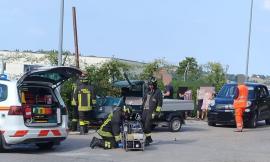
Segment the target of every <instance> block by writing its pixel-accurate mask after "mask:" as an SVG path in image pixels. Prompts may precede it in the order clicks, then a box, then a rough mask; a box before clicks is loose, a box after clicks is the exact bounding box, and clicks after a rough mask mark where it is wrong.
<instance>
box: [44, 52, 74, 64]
mask: <svg viewBox="0 0 270 162" xmlns="http://www.w3.org/2000/svg"><path fill="white" fill-rule="evenodd" d="M68 55H71V53H70V52H68V51H65V52H63V56H64V58H63V62H62V65H63V66H64V65H65V64H66V61H67V58H68ZM44 59H47V60H48V61H49V62H50V64H51V65H52V66H57V65H58V52H57V51H56V50H51V51H48V52H47V53H46V55H45V58H44Z"/></svg>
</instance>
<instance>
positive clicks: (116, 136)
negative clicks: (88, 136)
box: [90, 106, 131, 149]
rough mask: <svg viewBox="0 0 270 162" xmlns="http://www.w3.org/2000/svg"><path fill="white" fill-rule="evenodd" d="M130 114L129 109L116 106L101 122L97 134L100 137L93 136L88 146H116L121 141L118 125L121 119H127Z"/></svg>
mask: <svg viewBox="0 0 270 162" xmlns="http://www.w3.org/2000/svg"><path fill="white" fill-rule="evenodd" d="M130 115H131V109H130V108H128V107H126V106H124V107H116V108H115V109H114V111H113V113H111V114H109V116H108V118H107V119H106V120H105V121H104V122H103V124H102V125H101V127H100V128H99V130H98V131H97V133H98V135H99V136H100V137H101V138H102V139H99V138H97V137H93V138H92V141H91V143H90V147H91V148H92V149H94V148H95V147H101V148H104V149H112V148H118V147H119V144H120V143H121V136H120V127H121V125H122V121H123V120H127V119H128V118H129V117H130Z"/></svg>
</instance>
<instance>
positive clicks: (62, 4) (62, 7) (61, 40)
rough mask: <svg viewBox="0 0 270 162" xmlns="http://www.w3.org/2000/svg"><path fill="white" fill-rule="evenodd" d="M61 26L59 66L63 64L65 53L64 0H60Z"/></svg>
mask: <svg viewBox="0 0 270 162" xmlns="http://www.w3.org/2000/svg"><path fill="white" fill-rule="evenodd" d="M60 2H61V3H60V27H59V47H58V66H62V53H63V28H64V5H65V3H64V0H60Z"/></svg>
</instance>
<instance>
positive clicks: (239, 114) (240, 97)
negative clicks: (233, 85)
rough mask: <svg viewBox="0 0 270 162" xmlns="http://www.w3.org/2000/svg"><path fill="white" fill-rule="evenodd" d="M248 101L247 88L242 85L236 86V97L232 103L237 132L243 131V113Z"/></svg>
mask: <svg viewBox="0 0 270 162" xmlns="http://www.w3.org/2000/svg"><path fill="white" fill-rule="evenodd" d="M247 100H248V87H247V86H246V85H244V84H240V85H238V86H237V90H236V96H235V99H234V102H233V107H234V109H235V121H236V126H237V130H236V131H238V132H242V130H243V112H244V111H245V108H246V107H247Z"/></svg>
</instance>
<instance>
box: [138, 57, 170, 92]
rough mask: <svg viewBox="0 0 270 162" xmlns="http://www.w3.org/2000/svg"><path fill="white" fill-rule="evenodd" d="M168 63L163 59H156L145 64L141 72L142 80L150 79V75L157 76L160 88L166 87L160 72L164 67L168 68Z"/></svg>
mask: <svg viewBox="0 0 270 162" xmlns="http://www.w3.org/2000/svg"><path fill="white" fill-rule="evenodd" d="M166 67H167V63H165V61H164V60H163V59H156V60H155V61H153V62H151V63H148V64H146V65H145V67H144V69H143V72H142V73H141V74H140V79H141V80H148V79H149V78H150V77H152V76H154V77H156V78H157V81H158V87H159V88H160V89H163V88H164V84H163V82H162V77H160V76H159V72H160V70H161V69H162V68H166Z"/></svg>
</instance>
